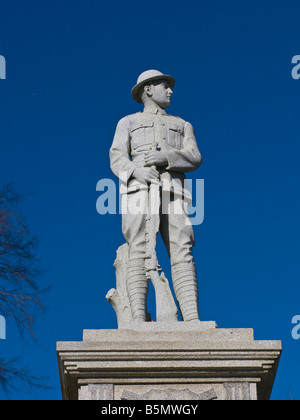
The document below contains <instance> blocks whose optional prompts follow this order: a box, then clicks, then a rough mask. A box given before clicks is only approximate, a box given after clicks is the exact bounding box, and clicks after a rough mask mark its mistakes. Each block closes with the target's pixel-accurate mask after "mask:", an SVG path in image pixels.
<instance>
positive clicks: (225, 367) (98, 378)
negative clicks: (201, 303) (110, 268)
mask: <svg viewBox="0 0 300 420" xmlns="http://www.w3.org/2000/svg"><path fill="white" fill-rule="evenodd" d="M280 354H281V342H280V341H255V340H254V338H253V330H251V329H243V330H242V329H241V330H239V329H233V330H228V329H226V330H225V329H216V328H209V329H204V330H203V329H202V330H201V329H200V330H198V331H197V330H196V329H195V331H180V329H179V330H178V331H159V330H158V331H155V327H152V329H151V330H150V331H135V330H134V329H132V330H130V329H128V330H90V331H89V330H88V331H84V339H83V341H82V342H60V343H57V355H58V363H59V370H60V379H61V387H62V395H63V399H65V400H77V399H80V400H159V399H161V400H217V399H219V400H257V399H259V400H266V399H269V398H270V395H271V391H272V387H273V382H274V379H275V375H276V370H277V366H278V363H279V359H280Z"/></svg>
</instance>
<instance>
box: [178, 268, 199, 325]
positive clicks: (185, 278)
mask: <svg viewBox="0 0 300 420" xmlns="http://www.w3.org/2000/svg"><path fill="white" fill-rule="evenodd" d="M172 278H173V285H174V291H175V296H176V299H177V301H178V304H179V307H180V311H181V314H182V318H183V320H184V321H193V320H199V310H198V283H197V274H196V268H195V264H194V262H191V263H182V264H176V265H175V266H172Z"/></svg>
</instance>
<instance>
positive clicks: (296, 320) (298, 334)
mask: <svg viewBox="0 0 300 420" xmlns="http://www.w3.org/2000/svg"><path fill="white" fill-rule="evenodd" d="M292 324H293V325H295V326H294V328H293V329H292V337H293V339H294V340H300V315H295V316H294V317H293V319H292Z"/></svg>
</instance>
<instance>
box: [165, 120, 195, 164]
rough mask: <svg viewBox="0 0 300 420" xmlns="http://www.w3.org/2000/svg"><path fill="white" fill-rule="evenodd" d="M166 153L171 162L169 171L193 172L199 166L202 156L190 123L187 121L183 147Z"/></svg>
mask: <svg viewBox="0 0 300 420" xmlns="http://www.w3.org/2000/svg"><path fill="white" fill-rule="evenodd" d="M166 155H167V159H168V162H169V166H168V167H167V170H168V171H177V172H191V171H195V170H196V169H198V168H199V166H200V165H201V163H202V156H201V153H200V151H199V149H198V145H197V141H196V138H195V134H194V129H193V126H192V125H191V124H190V123H188V122H187V123H185V127H184V139H183V147H182V149H181V150H177V149H173V150H169V151H168V152H167V153H166Z"/></svg>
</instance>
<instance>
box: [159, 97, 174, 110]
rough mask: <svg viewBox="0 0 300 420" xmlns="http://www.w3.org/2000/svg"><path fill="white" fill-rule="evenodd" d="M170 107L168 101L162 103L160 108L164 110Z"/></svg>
mask: <svg viewBox="0 0 300 420" xmlns="http://www.w3.org/2000/svg"><path fill="white" fill-rule="evenodd" d="M170 105H171V99H168V100H167V101H165V102H163V103H162V104H161V105H160V106H161V107H162V108H163V109H166V108H168V106H170Z"/></svg>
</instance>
